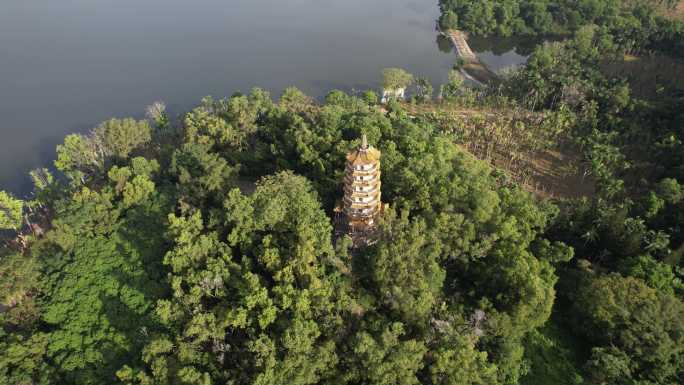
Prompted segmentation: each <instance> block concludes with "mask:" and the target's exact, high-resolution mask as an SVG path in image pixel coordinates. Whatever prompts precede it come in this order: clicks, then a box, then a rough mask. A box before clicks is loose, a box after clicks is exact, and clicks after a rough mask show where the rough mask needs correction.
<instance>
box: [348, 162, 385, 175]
mask: <svg viewBox="0 0 684 385" xmlns="http://www.w3.org/2000/svg"><path fill="white" fill-rule="evenodd" d="M378 169H379V167H378V166H377V165H373V167H372V168H369V169H358V168H356V167H355V166H352V165H350V164H348V165H347V168H346V169H345V171H346V173H347V174H371V173H374V172H377V171H378Z"/></svg>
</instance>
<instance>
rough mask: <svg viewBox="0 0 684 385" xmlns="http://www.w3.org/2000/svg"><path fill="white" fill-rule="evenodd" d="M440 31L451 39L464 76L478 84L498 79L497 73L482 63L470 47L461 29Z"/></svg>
mask: <svg viewBox="0 0 684 385" xmlns="http://www.w3.org/2000/svg"><path fill="white" fill-rule="evenodd" d="M441 33H442V35H444V36H446V37H447V38H449V39H450V40H451V43H452V44H453V45H454V48H455V49H456V54H457V55H458V57H460V58H461V59H462V60H463V65H462V66H461V68H460V70H461V73H462V74H463V75H464V76H465V77H466V78H468V79H470V80H473V81H474V82H476V83H479V84H491V83H496V82H498V81H499V77H498V75H497V74H495V73H494V72H493V71H492V70H490V69H489V68H488V67H487V66H486V65H485V64H484V63H482V62H481V61H480V59H479V58H478V57H477V55H475V53H474V52H473V50H471V49H470V45H468V37H467V35H466V34H465V33H464V32H463V31H459V30H457V29H448V30H446V31H441Z"/></svg>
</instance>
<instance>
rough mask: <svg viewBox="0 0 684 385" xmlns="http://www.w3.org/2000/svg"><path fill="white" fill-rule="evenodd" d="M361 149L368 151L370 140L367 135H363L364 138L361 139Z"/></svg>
mask: <svg viewBox="0 0 684 385" xmlns="http://www.w3.org/2000/svg"><path fill="white" fill-rule="evenodd" d="M361 149H362V150H367V149H368V138H366V134H363V136H362V137H361Z"/></svg>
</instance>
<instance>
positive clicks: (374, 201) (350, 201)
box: [344, 195, 380, 207]
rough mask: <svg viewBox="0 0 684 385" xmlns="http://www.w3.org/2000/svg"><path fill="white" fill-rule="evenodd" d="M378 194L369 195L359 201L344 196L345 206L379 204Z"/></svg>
mask: <svg viewBox="0 0 684 385" xmlns="http://www.w3.org/2000/svg"><path fill="white" fill-rule="evenodd" d="M379 202H380V196H379V195H378V196H374V197H369V199H366V200H363V201H359V200H356V199H351V198H349V197H346V198H344V205H345V206H352V207H353V206H356V207H370V206H375V205H377V204H379Z"/></svg>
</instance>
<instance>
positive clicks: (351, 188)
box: [344, 182, 382, 194]
mask: <svg viewBox="0 0 684 385" xmlns="http://www.w3.org/2000/svg"><path fill="white" fill-rule="evenodd" d="M380 186H382V184H381V183H380V182H378V183H368V184H365V185H358V184H353V185H345V186H344V192H345V194H370V193H374V192H377V191H378V190H380Z"/></svg>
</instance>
